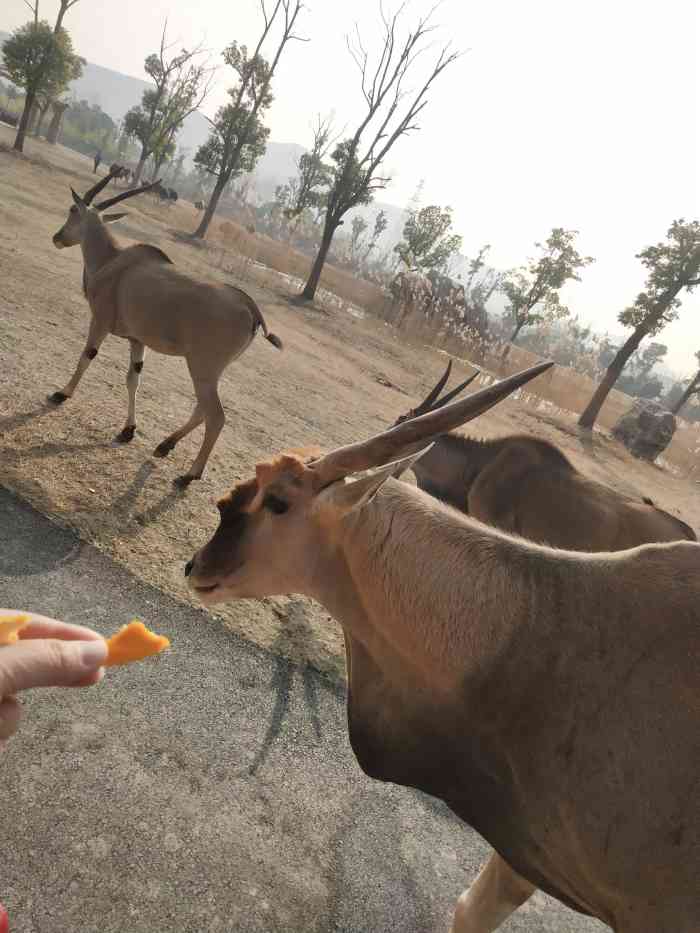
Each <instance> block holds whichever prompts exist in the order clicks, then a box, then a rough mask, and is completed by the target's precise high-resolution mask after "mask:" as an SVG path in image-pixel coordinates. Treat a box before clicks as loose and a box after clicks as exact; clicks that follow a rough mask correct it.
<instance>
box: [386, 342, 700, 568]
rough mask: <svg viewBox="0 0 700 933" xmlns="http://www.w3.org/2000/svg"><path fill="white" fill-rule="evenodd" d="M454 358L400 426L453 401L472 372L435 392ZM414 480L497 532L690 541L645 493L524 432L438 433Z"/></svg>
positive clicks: (616, 543)
mask: <svg viewBox="0 0 700 933" xmlns="http://www.w3.org/2000/svg"><path fill="white" fill-rule="evenodd" d="M451 368H452V361H451V360H450V362H449V363H448V365H447V369H446V370H445V373H444V374H443V375H442V377H441V378H440V379H439V380H438V382H437V384H436V385H435V387H434V388H433V389H432V390H431V391H430V392H429V393H428V395H427V396H426V398H425V399H424V400H423V401H422V402H421V403H420V405H418V406H417V407H416V408H413V409H411V410H410V411H408V412H407V413H406V414H405V415H402V416H401V417H400V418H399V419H398V420H397V421H396V424H401V423H402V422H404V421H407V420H409V419H411V418H415V417H416V416H417V415H422V414H425V412H427V411H434V410H436V409H437V408H440V407H441V406H443V405H445V404H446V403H447V402H449V401H451V399H453V398H454V397H455V396H456V395H457V394H459V392H461V391H462V389H464V388H465V387H466V386H468V385H469V384H470V382H472V380H473V379H475V378H476V376H477V375H478V372H477V373H475V374H474V375H472V376H471V377H470V378H469V379H467V380H466V381H465V382H463V383H462V384H461V385H459V386H457V388H455V389H452V390H451V391H450V392H449V393H448V394H447V395H445V396H443V397H442V398H440V393H441V392H442V390H443V388H444V387H445V385H446V383H447V380H448V379H449V376H450V371H451ZM413 472H414V474H415V477H416V482H417V483H418V486H419V487H420V488H421V489H423V490H424V491H425V492H428V493H430V494H431V495H432V496H435V498H436V499H441V500H442V501H443V502H447V503H448V504H449V505H452V506H454V508H456V509H459V510H460V511H461V512H464V513H465V514H467V515H472V516H474V518H478V519H479V520H480V521H482V522H486V524H488V525H494V526H495V527H496V528H501V529H502V530H503V531H508V532H511V533H513V534H518V535H522V536H523V537H524V538H529V539H530V540H532V541H538V542H540V543H541V544H549V545H550V546H551V547H557V548H565V549H568V550H571V551H622V550H625V549H626V548H630V547H636V546H637V545H638V544H652V543H655V542H662V541H684V540H685V541H696V540H697V537H696V535H695V532H694V531H693V529H692V528H691V527H690V526H689V525H686V523H685V522H683V521H681V519H680V518H676V516H675V515H670V514H669V513H668V512H664V511H663V509H659V508H657V507H656V506H655V505H654V503H653V502H652V501H651V499H646V498H638V499H637V498H633V497H630V496H626V495H623V494H622V493H620V492H616V491H615V490H613V489H610V488H609V487H608V486H604V485H603V484H602V483H597V482H595V481H594V480H591V479H588V477H586V476H584V475H583V474H582V473H579V471H578V470H577V469H576V468H575V467H574V466H573V464H572V463H571V462H570V460H569V459H568V458H567V457H566V456H565V455H564V454H563V453H562V452H561V451H560V450H559V449H558V448H557V447H555V446H554V444H550V443H549V441H545V440H542V439H540V438H536V437H529V436H528V435H509V436H507V437H499V438H496V439H494V440H486V441H482V440H475V439H474V438H471V437H464V436H462V435H460V434H454V433H450V434H442V435H440V436H439V437H437V438H436V439H435V442H434V444H433V446H432V447H431V449H430V450H429V451H428V452H427V453H426V454H425V456H423V457H421V458H420V460H418V461H417V462H416V464H415V465H414V467H413Z"/></svg>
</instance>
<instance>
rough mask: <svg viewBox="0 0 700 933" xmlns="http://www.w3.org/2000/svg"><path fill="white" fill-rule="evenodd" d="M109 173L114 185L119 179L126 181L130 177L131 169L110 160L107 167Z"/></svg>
mask: <svg viewBox="0 0 700 933" xmlns="http://www.w3.org/2000/svg"><path fill="white" fill-rule="evenodd" d="M109 174H110V177H111V179H112V181H114V184H115V185H116V183H117V182H118V181H119V180H120V179H123V180H124V181H125V182H128V181H129V179H130V177H131V171H130V170H129V169H128V168H126V166H124V165H120V164H119V163H118V162H112V164H111V165H110V167H109Z"/></svg>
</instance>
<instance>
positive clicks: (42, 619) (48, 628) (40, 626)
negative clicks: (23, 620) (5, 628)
mask: <svg viewBox="0 0 700 933" xmlns="http://www.w3.org/2000/svg"><path fill="white" fill-rule="evenodd" d="M4 615H17V611H16V610H12V609H0V621H1V620H2V617H3V616H4ZM26 615H28V616H29V622H27V624H26V626H25V627H24V628H23V629H22V630H21V631H20V632H19V637H20V638H60V639H61V641H95V639H97V638H102V636H101V635H99V634H98V633H97V632H93V630H92V629H90V628H86V627H85V626H84V625H72V624H70V623H69V622H61V621H60V620H59V619H50V618H49V617H48V616H42V615H39V614H38V613H35V612H28V613H26Z"/></svg>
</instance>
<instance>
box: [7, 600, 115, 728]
mask: <svg viewBox="0 0 700 933" xmlns="http://www.w3.org/2000/svg"><path fill="white" fill-rule="evenodd" d="M16 614H17V610H12V609H0V619H2V617H3V616H4V615H16ZM27 615H29V617H30V621H29V622H28V623H27V625H26V626H25V627H24V628H23V629H22V630H21V631H20V633H19V641H17V642H15V643H14V644H11V645H3V646H1V647H0V746H1V745H2V743H3V741H5V740H7V739H8V738H9V737H10V736H11V735H13V734H14V733H15V732H16V731H17V728H18V726H19V720H20V709H21V708H20V704H19V701H18V700H17V697H16V696H15V694H16V693H19V692H20V691H21V690H27V689H29V688H31V687H89V686H91V685H92V684H96V683H98V682H99V681H100V680H101V679H102V673H103V672H102V670H101V665H102V664H103V663H104V660H105V658H106V657H107V643H106V641H105V640H104V638H103V637H102V636H101V635H98V633H97V632H93V631H92V629H89V628H84V627H83V626H81V625H69V624H68V623H67V622H59V621H58V620H56V619H49V618H47V617H46V616H40V615H35V614H34V613H27Z"/></svg>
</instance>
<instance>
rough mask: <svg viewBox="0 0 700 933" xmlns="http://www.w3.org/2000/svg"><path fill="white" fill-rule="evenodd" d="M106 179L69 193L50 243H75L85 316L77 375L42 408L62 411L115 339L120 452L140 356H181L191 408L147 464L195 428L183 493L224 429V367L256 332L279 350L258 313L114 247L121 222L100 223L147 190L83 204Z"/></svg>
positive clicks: (129, 434) (222, 289) (129, 426)
mask: <svg viewBox="0 0 700 933" xmlns="http://www.w3.org/2000/svg"><path fill="white" fill-rule="evenodd" d="M111 178H112V176H111V174H110V175H107V176H105V177H104V178H102V179H101V180H100V181H99V182H98V183H97V184H96V185H94V186H93V187H92V188H90V190H89V191H87V192H86V194H85V195H84V196H83V197H82V198H81V197H80V196H79V195H77V194H76V193H75V191H73V190H72V189H71V193H72V195H73V202H74V203H73V206H72V207H71V208H70V210H69V212H68V217H67V218H66V222H65V223H64V225H63V226H62V227H61V228H60V230H58V231H57V232H56V233H55V234H54V237H53V242H54V245H55V246H56V247H58V248H59V249H61V248H63V247H68V246H77V245H78V244H80V247H81V249H82V253H83V261H84V267H83V289H84V292H85V295H86V297H87V299H88V302H89V303H90V311H91V315H92V317H91V320H90V327H89V330H88V337H87V342H86V344H85V349H84V351H83V353H82V354H81V356H80V360H79V362H78V365H77V367H76V370H75V372H74V374H73V376H72V378H71V379H70V381H69V382H68V383H67V385H66V386H65V387H64V388H63V389H61V390H60V391H58V392H54V393H53V395H52V396H51V400H52V401H53V402H54V403H55V404H61V403H63V402H65V400H66V399H68V398H70V397H71V396H72V395H73V393H74V392H75V389H76V388H77V386H78V383H79V382H80V380H81V378H82V376H83V374H84V372H85V370H86V369H87V368H88V366H89V365H90V363H91V361H92V360H93V359H94V358H95V357H96V356H97V353H98V350H99V349H100V346H101V344H102V342H103V341H104V339H105V337H107V335H108V334H114V335H115V336H117V337H124V338H125V339H126V340H128V341H129V344H130V347H131V363H130V366H129V369H128V372H127V377H126V385H127V390H128V393H129V408H128V413H127V418H126V424H125V425H124V427H123V428H122V430H121V432H120V433H119V434H118V435H117V440H118V441H120V442H122V443H127V442H128V441H131V440H132V438H133V437H134V432H135V430H136V392H137V389H138V385H139V379H140V375H141V370H142V368H143V360H144V355H145V348H146V347H150V348H151V349H152V350H154V351H155V352H156V353H165V354H166V355H168V356H181V357H184V358H185V360H186V362H187V368H188V370H189V373H190V376H191V378H192V384H193V386H194V391H195V395H196V398H197V403H196V405H195V407H194V411H193V412H192V416H191V417H190V419H189V421H188V422H187V423H186V424H185V425H183V426H182V427H181V428H179V429H178V430H177V431H175V432H174V433H172V434H170V435H169V436H168V437H166V438H165V440H164V441H162V442H161V443H160V444H159V445H158V446H157V447H156V449H155V451H154V456H156V457H165V456H167V455H168V454H169V453H170V451H171V450H172V449H173V448H174V447H175V445H176V444H177V443H178V441H180V440H182V438H183V437H185V436H186V435H187V434H189V433H190V431H193V430H194V429H195V428H196V427H198V426H199V425H200V424H202V422H204V425H205V431H204V440H203V442H202V445H201V447H200V450H199V453H198V454H197V456H196V458H195V460H194V462H193V464H192V465H191V467H190V468H189V470H188V471H187V472H186V473H185V474H183V475H182V476H179V477H178V478H177V480H176V481H175V482H176V483H177V485H179V486H180V487H185V486H187V485H188V484H189V483H190V482H192V480H195V479H200V478H201V476H202V473H203V472H204V468H205V466H206V463H207V460H208V458H209V455H210V453H211V451H212V448H213V447H214V444H215V443H216V440H217V438H218V436H219V434H220V433H221V429H222V428H223V426H224V422H225V420H226V419H225V417H224V409H223V406H222V404H221V400H220V398H219V392H218V383H219V379H220V378H221V375H222V373H223V372H224V370H225V369H226V367H227V366H228V365H229V364H230V363H232V362H233V360H235V359H237V358H238V357H239V356H240V355H241V354H242V353H243V352H244V350H246V349H247V348H248V347H249V346H250V344H251V342H252V340H253V338H254V337H255V335H256V333H257V332H258V330H262V332H263V334H264V336H265V339H266V340H268V341H269V342H270V343H271V344H272V345H273V346H275V347H277V348H278V349H281V347H282V342H281V340H280V339H279V337H276V336H275V335H274V334H272V333H270V332H269V331H268V329H267V325H266V323H265V319H264V318H263V315H262V312H261V311H260V308H258V306H257V304H256V303H255V302H254V301H253V299H252V298H251V297H250V296H249V295H247V294H246V293H245V292H244V291H242V290H241V289H239V288H235V287H234V286H232V285H224V284H222V283H218V282H206V281H203V280H201V279H199V278H195V277H194V276H190V275H187V274H185V273H183V272H180V271H178V270H177V269H176V268H175V266H174V265H173V263H172V262H171V260H170V259H169V258H168V256H166V254H165V253H164V252H163V251H162V250H161V249H158V248H157V247H155V246H150V245H148V244H145V243H140V244H138V245H136V246H129V247H126V248H124V247H122V246H120V245H119V244H118V243H117V241H116V240H115V238H114V237H113V236H112V235H111V233H110V232H109V230H108V229H107V226H106V225H107V224H109V223H113V222H114V221H116V220H120V219H121V218H122V217H125V216H126V215H125V214H122V213H117V214H105V213H104V211H105V210H106V209H107V208H108V207H112V206H113V205H114V204H117V203H118V202H119V201H123V200H125V199H126V198H131V197H134V196H135V195H137V194H141V193H143V192H144V191H147V190H149V188H150V187H151V186H149V185H143V186H142V187H140V188H136V189H133V190H130V191H124V192H122V193H121V194H118V195H116V196H115V197H112V198H108V199H107V200H105V201H101V202H99V203H98V204H94V205H92V201H93V199H94V198H95V196H96V195H97V194H98V193H99V192H100V191H101V190H102V189H103V188H104V187H105V186H106V185H107V184H108V183H109V181H110V180H111ZM91 205H92V206H91Z"/></svg>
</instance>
